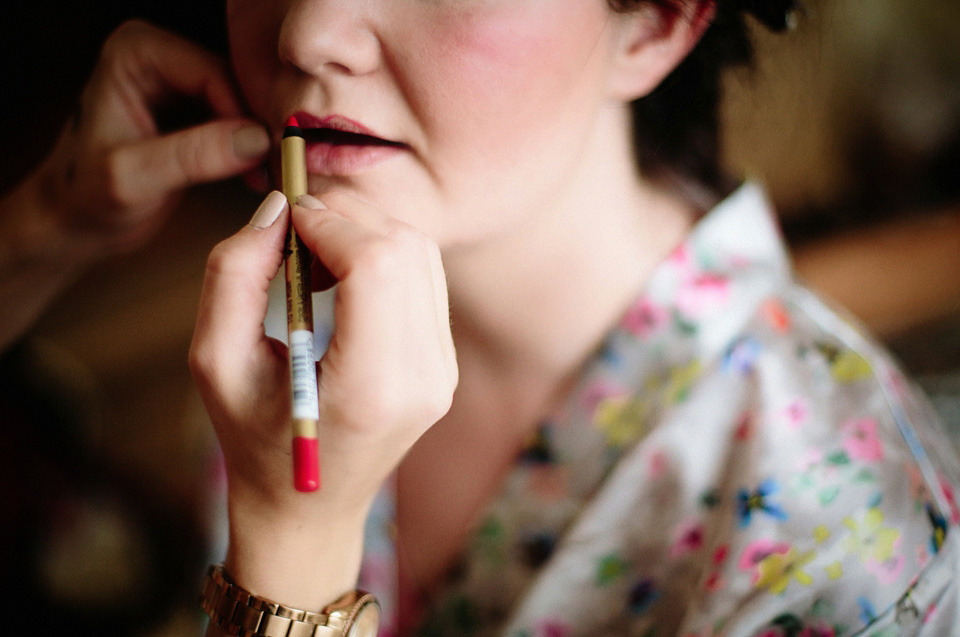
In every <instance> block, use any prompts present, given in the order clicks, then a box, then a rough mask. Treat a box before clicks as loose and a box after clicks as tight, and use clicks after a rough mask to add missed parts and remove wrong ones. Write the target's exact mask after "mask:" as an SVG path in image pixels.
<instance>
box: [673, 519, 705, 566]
mask: <svg viewBox="0 0 960 637" xmlns="http://www.w3.org/2000/svg"><path fill="white" fill-rule="evenodd" d="M702 546H703V525H702V524H701V523H700V521H699V520H689V521H687V522H684V523H683V524H681V525H680V526H679V527H678V528H677V531H676V533H674V539H673V544H672V545H671V546H670V557H672V558H674V559H677V558H679V557H683V556H684V555H686V554H687V553H693V552H695V551H698V550H700V548H701V547H702Z"/></svg>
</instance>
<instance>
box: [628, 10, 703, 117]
mask: <svg viewBox="0 0 960 637" xmlns="http://www.w3.org/2000/svg"><path fill="white" fill-rule="evenodd" d="M667 4H669V5H670V6H665V5H667ZM714 12H715V4H714V0H682V1H681V2H677V3H663V4H660V3H656V2H651V1H645V2H643V4H642V5H641V6H640V7H639V8H638V9H636V10H634V11H630V12H625V13H619V14H617V15H616V16H614V21H615V22H616V23H617V28H618V29H619V34H618V35H619V37H618V39H617V44H616V46H617V50H616V51H615V52H614V55H615V60H614V65H613V72H612V74H611V77H610V82H611V84H610V90H611V95H612V97H614V98H616V99H618V100H621V101H625V102H626V101H632V100H635V99H637V98H640V97H643V96H645V95H647V94H648V93H650V92H651V91H653V89H655V88H656V87H657V86H658V85H659V84H660V82H662V81H663V80H664V78H666V77H667V76H668V75H669V74H670V73H671V72H672V71H673V69H675V68H676V67H677V65H679V64H680V62H682V61H683V59H684V58H685V57H686V56H687V54H689V53H690V51H691V50H693V47H694V46H696V44H697V42H699V41H700V37H701V36H702V35H703V33H704V31H706V30H707V27H709V26H710V23H711V21H712V20H713V16H714Z"/></svg>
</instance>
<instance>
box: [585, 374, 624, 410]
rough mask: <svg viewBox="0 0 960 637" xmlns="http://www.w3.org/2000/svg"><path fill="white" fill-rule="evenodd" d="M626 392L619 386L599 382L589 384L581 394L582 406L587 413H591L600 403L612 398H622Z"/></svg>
mask: <svg viewBox="0 0 960 637" xmlns="http://www.w3.org/2000/svg"><path fill="white" fill-rule="evenodd" d="M627 393H628V392H627V390H626V389H624V388H623V387H621V386H620V385H614V384H613V383H609V382H604V381H599V382H596V383H593V384H591V385H590V386H589V387H587V388H586V389H585V390H584V392H583V396H584V398H583V402H584V406H585V407H586V408H587V410H589V411H593V410H595V409H596V408H597V405H599V404H600V403H601V402H603V401H604V400H606V399H607V398H610V397H612V396H623V395H626V394H627Z"/></svg>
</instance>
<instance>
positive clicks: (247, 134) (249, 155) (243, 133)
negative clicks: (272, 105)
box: [230, 124, 270, 159]
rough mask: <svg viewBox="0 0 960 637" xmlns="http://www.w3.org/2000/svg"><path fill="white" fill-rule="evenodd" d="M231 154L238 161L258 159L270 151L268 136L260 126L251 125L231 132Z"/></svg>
mask: <svg viewBox="0 0 960 637" xmlns="http://www.w3.org/2000/svg"><path fill="white" fill-rule="evenodd" d="M230 141H231V143H232V144H233V153H234V154H235V155H236V156H237V157H239V158H240V159H254V158H256V157H260V156H261V155H263V154H264V153H265V152H267V151H268V150H269V149H270V136H269V135H267V131H265V130H264V129H263V127H262V126H256V125H253V124H251V125H250V126H244V127H243V128H238V129H237V130H235V131H233V137H232V138H231V140H230Z"/></svg>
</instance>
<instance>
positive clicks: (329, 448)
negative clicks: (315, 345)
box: [190, 193, 457, 607]
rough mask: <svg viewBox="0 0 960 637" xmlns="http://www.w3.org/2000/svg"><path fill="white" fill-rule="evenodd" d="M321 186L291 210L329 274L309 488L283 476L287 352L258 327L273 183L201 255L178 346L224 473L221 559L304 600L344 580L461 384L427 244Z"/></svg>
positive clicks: (273, 232)
mask: <svg viewBox="0 0 960 637" xmlns="http://www.w3.org/2000/svg"><path fill="white" fill-rule="evenodd" d="M322 197H323V201H324V203H325V204H326V205H327V206H328V209H325V210H320V209H312V210H311V209H308V208H305V207H302V206H296V207H295V208H294V210H293V211H292V215H293V217H292V218H293V222H294V225H295V227H296V228H297V231H298V233H299V234H300V237H301V238H302V239H303V241H304V243H305V244H306V245H307V247H308V248H309V249H310V250H311V251H312V252H313V253H314V254H315V255H316V257H317V258H318V259H319V260H320V261H321V262H322V263H323V265H324V266H325V267H326V269H327V270H329V272H330V273H331V274H332V275H333V276H334V277H335V278H336V279H338V280H339V285H338V287H337V290H336V300H335V320H336V326H335V332H334V334H333V337H332V339H331V341H330V345H329V348H328V350H327V353H326V354H325V355H324V357H323V359H322V360H321V361H320V363H319V366H320V369H319V372H320V373H319V397H320V405H319V406H320V436H319V437H320V456H321V476H322V487H321V489H320V490H319V491H317V492H314V493H300V492H297V491H295V490H294V488H293V472H292V461H291V455H290V444H291V431H290V424H289V414H290V393H289V391H290V390H289V376H288V371H287V361H286V351H285V348H284V347H283V346H282V345H279V344H278V343H276V342H275V341H272V340H270V339H268V338H267V337H266V336H265V335H264V332H263V328H262V322H263V319H264V316H265V315H266V311H267V286H268V283H269V281H270V279H271V278H272V277H273V276H274V274H275V273H276V272H277V269H278V267H279V266H280V263H281V251H282V243H283V235H284V215H285V214H286V206H285V204H284V200H283V197H282V195H280V194H279V193H274V194H271V195H270V196H268V198H267V199H266V200H265V202H264V204H263V206H261V209H260V211H258V213H257V214H256V215H255V216H254V220H253V223H254V225H255V226H265V227H263V228H261V229H257V228H256V227H254V226H247V227H245V228H243V229H242V230H241V231H240V232H239V233H237V234H236V235H234V236H233V237H231V238H229V239H227V240H225V241H224V242H222V243H221V244H219V245H218V246H217V247H216V248H215V249H214V251H213V253H212V254H211V256H210V260H209V262H208V269H207V276H206V281H205V283H204V291H203V296H202V298H201V302H200V312H199V316H198V319H197V328H196V332H195V335H194V341H193V345H192V347H191V357H190V360H191V369H192V370H193V372H194V377H195V378H196V380H197V384H198V386H199V388H200V392H201V395H202V396H203V398H204V401H205V404H206V406H207V410H208V412H209V414H210V416H211V419H212V420H213V423H214V426H215V428H216V430H217V433H218V436H219V438H220V443H221V446H222V448H223V452H224V457H225V460H226V465H227V471H228V476H229V480H228V484H229V498H230V520H231V536H230V537H231V544H230V551H229V553H228V570H229V571H230V572H231V573H233V575H234V576H235V577H236V578H237V579H238V580H239V581H240V582H241V583H243V584H245V585H247V586H248V587H255V588H256V590H259V591H262V592H263V594H265V595H266V596H267V597H271V596H272V595H273V596H274V599H282V600H284V601H285V602H286V603H291V604H295V603H302V604H309V606H308V607H317V606H322V605H323V604H325V603H328V602H330V601H332V600H333V599H335V598H336V597H337V596H338V595H339V594H340V593H342V592H344V591H345V590H349V589H350V588H351V587H352V586H353V585H354V579H355V578H356V574H357V569H358V568H359V559H360V551H361V544H362V527H363V522H364V520H365V517H366V514H367V510H368V508H369V505H370V503H371V502H372V500H373V497H374V495H375V494H376V492H377V491H378V489H379V488H380V486H381V484H382V483H383V481H384V480H385V479H386V478H387V476H389V474H390V473H391V472H392V471H393V470H394V468H395V467H396V466H397V464H398V463H399V462H400V460H401V458H402V457H403V455H404V454H405V453H406V452H407V451H408V450H409V448H410V447H411V446H412V445H413V444H414V442H416V440H417V439H418V438H419V437H420V435H421V434H422V433H423V432H424V431H426V430H427V429H428V428H429V427H430V426H431V425H433V424H434V423H435V422H436V421H437V420H439V419H440V418H441V417H442V416H443V414H445V413H446V411H447V409H448V408H449V406H450V402H451V400H452V396H453V390H454V388H455V386H456V383H457V364H456V358H455V354H454V348H453V341H452V338H451V335H450V324H449V316H448V308H447V291H446V282H445V278H444V273H443V267H442V265H441V262H440V254H439V251H438V249H437V246H436V245H435V244H434V243H433V242H432V241H431V240H429V239H428V238H426V237H424V236H423V235H421V234H420V233H419V232H417V231H416V230H414V229H413V228H411V227H410V226H407V225H406V224H403V223H401V222H399V221H397V220H395V219H393V218H391V217H389V216H388V215H386V214H384V213H382V212H381V211H379V210H377V209H374V208H373V207H371V206H369V205H368V204H366V203H363V202H360V201H358V200H356V199H354V198H352V197H349V196H346V195H342V194H336V193H329V194H325V195H322ZM301 203H304V204H306V205H308V206H311V207H319V206H321V204H319V202H318V201H317V200H316V199H313V198H311V197H304V198H301ZM267 211H270V214H268V213H267ZM276 215H279V219H278V220H276V221H273V222H272V224H270V223H269V222H270V219H271V218H273V217H275V216H276ZM271 594H272V595H271Z"/></svg>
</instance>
